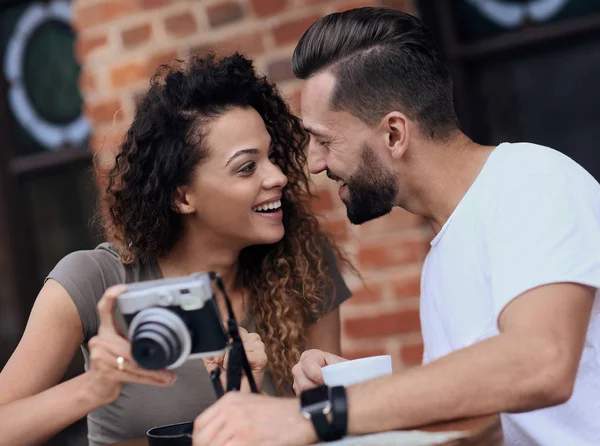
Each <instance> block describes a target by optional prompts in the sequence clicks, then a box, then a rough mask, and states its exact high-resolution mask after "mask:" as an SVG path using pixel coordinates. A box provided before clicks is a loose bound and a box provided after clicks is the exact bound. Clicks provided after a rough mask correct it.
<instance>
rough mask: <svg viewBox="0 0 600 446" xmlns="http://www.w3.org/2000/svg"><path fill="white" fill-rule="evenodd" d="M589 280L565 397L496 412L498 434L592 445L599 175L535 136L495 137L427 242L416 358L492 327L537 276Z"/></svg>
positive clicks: (599, 327)
mask: <svg viewBox="0 0 600 446" xmlns="http://www.w3.org/2000/svg"><path fill="white" fill-rule="evenodd" d="M553 282H575V283H581V284H585V285H589V286H592V287H595V288H596V289H597V290H596V295H595V300H594V305H593V310H592V317H591V321H590V324H589V327H588V331H587V339H586V342H585V347H584V351H583V356H582V358H581V363H580V367H579V371H578V374H577V378H576V381H575V388H574V392H573V395H572V397H571V398H570V399H569V401H567V402H566V403H565V404H562V405H559V406H555V407H551V408H546V409H542V410H536V411H532V412H528V413H522V414H502V423H503V429H504V434H505V439H506V444H507V445H511V446H518V445H538V444H539V445H544V446H550V445H557V446H565V445H577V446H586V445H590V446H591V445H595V446H598V445H600V291H599V289H600V184H598V182H597V181H596V180H595V179H594V178H593V177H592V176H591V175H590V174H589V173H588V172H586V171H585V170H584V169H583V168H582V167H581V166H579V165H578V164H577V163H575V162H574V161H573V160H571V159H570V158H568V157H567V156H565V155H563V154H561V153H560V152H557V151H555V150H552V149H549V148H547V147H542V146H538V145H534V144H528V143H518V144H510V143H503V144H500V145H499V146H498V147H496V148H495V149H494V150H493V151H492V153H491V155H490V157H489V158H488V160H487V162H486V164H485V165H484V167H483V169H482V171H481V172H480V174H479V175H478V177H477V179H476V180H475V182H474V183H473V185H472V186H471V187H470V188H469V190H468V192H467V193H466V195H465V196H464V197H463V199H462V200H461V201H460V203H459V204H458V206H457V208H456V209H455V210H454V212H453V214H452V215H451V217H450V218H449V219H448V221H447V222H446V224H445V225H444V226H443V227H442V229H441V231H440V232H439V233H438V234H437V236H436V237H435V238H434V239H433V240H432V242H431V250H430V252H429V253H428V255H427V258H426V260H425V264H424V266H423V274H422V282H421V289H422V295H421V324H422V330H423V338H424V344H425V353H424V358H423V361H424V362H425V363H427V362H429V361H432V360H434V359H436V358H439V357H440V356H444V355H446V354H448V353H450V352H452V351H454V350H457V349H460V348H462V347H466V346H469V345H472V344H473V343H476V342H478V341H481V340H483V339H486V338H489V337H491V336H494V335H496V334H498V333H499V331H498V326H497V318H498V316H499V314H500V312H501V311H502V309H503V308H504V307H505V306H506V305H507V304H508V303H509V302H510V301H511V300H512V299H514V298H515V297H517V296H519V295H520V294H522V293H524V292H525V291H527V290H530V289H532V288H535V287H537V286H540V285H543V284H548V283H553Z"/></svg>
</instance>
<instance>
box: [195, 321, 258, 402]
mask: <svg viewBox="0 0 600 446" xmlns="http://www.w3.org/2000/svg"><path fill="white" fill-rule="evenodd" d="M239 331H240V338H241V339H242V344H243V345H244V350H245V351H246V356H247V357H248V362H249V363H250V368H251V369H252V375H253V376H254V381H255V382H256V387H258V390H259V391H260V390H261V389H262V385H263V381H264V378H265V370H266V369H267V352H266V350H265V344H263V342H262V341H261V339H260V335H258V334H257V333H248V331H247V330H246V329H244V328H243V327H239ZM228 362H229V352H227V353H225V354H224V355H219V356H213V357H211V358H205V359H204V365H205V366H206V370H208V373H211V372H212V371H213V370H215V369H216V368H220V369H221V382H222V384H223V388H226V385H227V363H228ZM240 391H242V392H250V384H249V383H248V378H247V377H246V375H243V379H242V385H241V388H240Z"/></svg>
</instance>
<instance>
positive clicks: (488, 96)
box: [475, 39, 600, 180]
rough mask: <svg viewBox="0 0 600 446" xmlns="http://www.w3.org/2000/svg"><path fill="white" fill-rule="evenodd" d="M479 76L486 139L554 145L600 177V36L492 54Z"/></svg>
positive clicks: (478, 73)
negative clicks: (494, 56) (493, 56)
mask: <svg viewBox="0 0 600 446" xmlns="http://www.w3.org/2000/svg"><path fill="white" fill-rule="evenodd" d="M475 79H476V85H478V88H476V90H479V91H480V98H479V99H480V102H479V103H480V104H482V105H481V107H482V110H481V114H480V116H482V121H483V124H485V125H486V126H487V132H486V133H487V135H488V138H487V139H488V140H487V141H485V142H486V143H496V142H500V141H530V142H535V143H539V144H544V145H549V146H551V147H553V148H555V149H557V150H560V151H561V152H563V153H565V154H567V155H569V156H570V157H572V158H573V159H575V160H576V161H577V162H579V163H580V164H581V165H583V166H584V167H585V168H586V169H587V170H588V171H589V172H590V173H592V175H594V176H595V177H596V178H597V179H598V180H600V148H599V146H598V141H600V125H599V124H598V123H599V122H600V82H598V80H599V79H600V39H595V40H586V41H582V42H576V41H573V40H571V41H569V42H568V44H567V43H565V44H563V45H560V46H556V45H553V46H552V47H550V46H546V47H545V48H543V49H542V48H540V49H538V50H536V51H535V52H527V53H519V54H511V55H509V56H507V57H504V58H491V59H487V60H486V61H481V62H479V63H478V64H477V67H476V68H475Z"/></svg>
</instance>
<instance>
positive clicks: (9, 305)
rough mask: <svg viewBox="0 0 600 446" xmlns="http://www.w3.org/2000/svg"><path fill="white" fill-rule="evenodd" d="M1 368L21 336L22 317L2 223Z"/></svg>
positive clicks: (0, 237) (0, 257) (0, 247)
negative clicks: (16, 302) (13, 284)
mask: <svg viewBox="0 0 600 446" xmlns="http://www.w3.org/2000/svg"><path fill="white" fill-rule="evenodd" d="M0 229H1V231H0V369H2V367H3V366H4V364H5V363H6V361H7V360H8V358H9V357H10V355H11V353H12V351H13V349H14V348H15V347H16V345H17V343H18V340H19V338H20V336H21V328H22V327H21V326H20V317H19V315H18V314H17V311H18V309H17V308H15V300H14V299H15V296H14V294H13V289H12V283H11V277H10V276H9V263H8V262H10V261H11V259H10V258H9V256H8V252H7V249H6V245H5V241H4V234H6V231H5V230H4V229H3V227H2V225H0Z"/></svg>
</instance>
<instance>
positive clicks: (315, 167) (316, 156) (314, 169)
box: [308, 142, 327, 174]
mask: <svg viewBox="0 0 600 446" xmlns="http://www.w3.org/2000/svg"><path fill="white" fill-rule="evenodd" d="M326 169H327V163H326V162H325V154H324V151H323V150H322V149H320V148H319V147H318V146H317V144H313V143H312V142H311V143H309V144H308V170H309V172H310V173H312V174H317V173H321V172H323V171H324V170H326Z"/></svg>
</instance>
